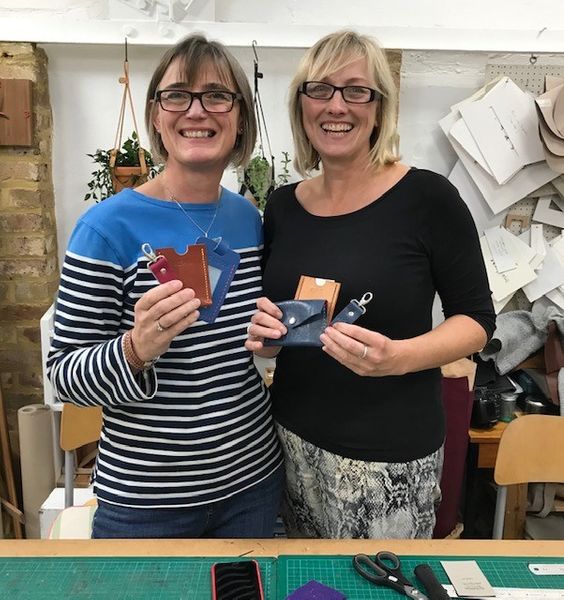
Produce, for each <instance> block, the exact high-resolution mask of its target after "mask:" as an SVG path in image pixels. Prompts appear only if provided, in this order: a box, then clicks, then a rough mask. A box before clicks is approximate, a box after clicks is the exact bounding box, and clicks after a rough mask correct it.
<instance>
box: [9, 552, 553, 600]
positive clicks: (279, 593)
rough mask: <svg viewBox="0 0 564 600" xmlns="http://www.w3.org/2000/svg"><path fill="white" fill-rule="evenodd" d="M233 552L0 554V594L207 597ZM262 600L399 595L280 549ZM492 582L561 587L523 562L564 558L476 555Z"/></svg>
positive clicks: (144, 599) (408, 566) (347, 569)
mask: <svg viewBox="0 0 564 600" xmlns="http://www.w3.org/2000/svg"><path fill="white" fill-rule="evenodd" d="M469 559H474V557H461V556H456V557H446V556H444V557H429V556H427V557H416V556H409V557H405V558H402V569H403V571H404V573H405V574H406V575H407V577H408V578H409V579H411V580H412V581H413V582H414V583H416V582H417V580H416V578H415V576H414V575H413V569H414V568H415V567H416V566H417V565H418V564H421V563H427V564H429V565H431V567H433V570H434V571H435V573H436V574H437V577H438V578H439V580H440V581H441V582H443V583H447V582H448V579H447V577H446V575H445V573H444V571H443V568H442V567H441V565H440V561H441V560H469ZM229 560H245V559H237V558H227V557H222V558H211V557H209V558H192V557H159V558H152V557H115V558H110V557H105V558H88V557H77V558H0V599H1V600H39V599H41V600H68V599H72V600H149V599H150V600H210V598H211V587H210V570H211V566H212V564H213V563H214V562H225V561H229ZM256 560H258V562H259V564H260V568H261V573H262V578H263V585H264V589H265V595H266V600H283V599H284V598H286V596H287V595H288V594H290V593H291V592H293V591H294V590H295V589H297V588H298V587H300V586H301V585H303V584H304V583H307V582H308V581H310V580H311V579H316V580H317V581H320V582H321V583H324V584H325V585H328V586H330V587H333V588H335V589H338V590H340V591H341V592H342V593H344V594H345V595H346V597H347V599H348V600H371V599H373V598H377V599H381V600H384V599H386V598H389V599H391V600H393V599H395V600H400V598H402V596H400V595H399V594H398V593H396V592H394V591H393V590H389V589H387V588H380V587H376V586H374V585H372V584H370V583H368V582H367V581H365V580H364V579H362V577H360V576H359V575H357V573H356V572H355V571H354V569H353V568H352V557H350V556H280V557H279V559H278V561H277V560H276V559H274V558H258V559H256ZM475 560H476V561H477V562H478V564H479V565H480V568H481V569H482V571H483V572H484V573H485V575H486V577H487V578H488V580H489V582H490V583H491V584H492V585H493V586H494V587H523V588H564V576H563V575H543V576H538V575H533V574H532V573H531V572H530V571H529V569H528V568H527V565H528V564H529V563H530V562H533V563H561V562H563V559H558V558H539V557H535V558H526V557H523V558H522V557H511V558H498V557H495V558H493V557H492V558H490V557H479V558H476V559H475Z"/></svg>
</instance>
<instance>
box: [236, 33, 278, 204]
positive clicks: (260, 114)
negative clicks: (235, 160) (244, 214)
mask: <svg viewBox="0 0 564 600" xmlns="http://www.w3.org/2000/svg"><path fill="white" fill-rule="evenodd" d="M251 45H252V48H253V54H254V55H255V58H254V61H253V63H254V78H253V79H254V95H253V109H254V112H255V118H256V122H257V130H258V141H259V152H260V154H259V156H258V157H257V156H255V157H254V158H253V159H252V160H253V161H257V159H258V161H259V162H260V167H261V169H263V170H264V171H265V172H266V171H268V174H266V173H265V175H266V178H267V179H268V187H266V185H265V187H266V189H263V190H257V189H255V185H254V184H253V181H252V178H251V177H250V176H249V175H248V173H247V171H245V177H244V179H243V183H242V184H241V189H240V190H239V193H240V194H241V195H244V194H245V192H246V191H247V190H248V191H249V192H250V193H251V194H252V195H253V197H255V199H258V198H257V195H259V196H260V195H261V194H262V195H263V196H264V198H266V197H268V195H269V194H270V193H271V192H272V191H273V190H274V188H275V182H276V176H275V172H274V155H273V154H272V147H271V145H270V136H269V135H268V128H267V126H266V119H265V117H264V110H263V107H262V99H261V97H260V89H259V79H262V78H263V74H262V73H261V72H260V71H259V59H258V54H257V42H256V40H253V41H252V44H251ZM265 145H266V147H267V149H268V154H269V156H270V158H269V159H267V158H266V155H265Z"/></svg>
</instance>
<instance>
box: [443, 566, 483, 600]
mask: <svg viewBox="0 0 564 600" xmlns="http://www.w3.org/2000/svg"><path fill="white" fill-rule="evenodd" d="M441 565H442V566H443V569H444V570H445V572H446V574H447V575H448V578H449V579H450V582H451V583H452V585H453V586H454V589H455V590H456V593H457V594H458V595H459V596H469V597H471V598H477V597H480V598H490V597H494V596H495V591H494V589H493V588H492V586H491V585H490V582H489V581H488V580H487V579H486V576H485V575H484V574H483V573H482V570H481V569H480V567H479V566H478V563H477V562H476V561H475V560H456V561H454V560H453V561H450V560H441Z"/></svg>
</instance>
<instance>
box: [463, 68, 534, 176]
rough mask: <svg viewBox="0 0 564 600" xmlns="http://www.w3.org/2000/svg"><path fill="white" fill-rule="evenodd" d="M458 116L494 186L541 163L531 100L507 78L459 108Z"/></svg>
mask: <svg viewBox="0 0 564 600" xmlns="http://www.w3.org/2000/svg"><path fill="white" fill-rule="evenodd" d="M460 114H461V116H462V119H463V120H464V122H465V123H466V125H467V127H468V129H469V131H470V133H471V135H472V137H473V138H474V140H475V142H476V144H477V146H478V148H479V151H480V152H481V154H482V155H483V156H484V158H485V161H486V163H487V165H488V167H489V169H490V171H491V172H492V173H493V176H494V178H495V180H496V181H497V183H498V184H504V183H506V182H507V181H508V180H509V179H511V177H513V176H514V175H515V174H516V173H517V172H518V171H519V170H521V169H522V168H523V167H525V166H526V165H529V164H532V163H535V162H540V161H542V160H544V151H543V147H542V143H541V140H540V136H539V132H538V117H537V113H536V108H535V102H534V99H533V98H532V97H531V96H530V95H529V94H527V93H526V92H523V91H522V90H521V88H519V86H518V85H517V84H515V83H514V82H513V81H512V80H511V79H509V77H503V78H502V79H501V80H500V81H499V82H498V83H497V84H496V85H495V86H494V87H493V88H492V89H491V90H490V91H489V92H488V93H487V94H486V95H485V96H484V97H483V98H482V99H480V100H477V101H475V102H470V103H466V104H464V105H462V106H461V107H460ZM464 149H465V150H466V151H467V152H469V149H468V148H464Z"/></svg>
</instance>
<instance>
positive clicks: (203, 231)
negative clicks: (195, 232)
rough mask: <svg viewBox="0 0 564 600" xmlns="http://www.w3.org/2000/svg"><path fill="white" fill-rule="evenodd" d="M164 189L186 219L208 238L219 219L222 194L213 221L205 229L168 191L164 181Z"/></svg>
mask: <svg viewBox="0 0 564 600" xmlns="http://www.w3.org/2000/svg"><path fill="white" fill-rule="evenodd" d="M163 187H164V189H165V191H166V193H167V194H168V197H169V200H171V201H172V202H174V203H175V204H176V206H178V208H179V209H180V210H181V211H182V212H183V213H184V215H185V216H186V218H187V219H189V220H190V221H191V222H192V223H193V224H194V225H195V226H196V227H197V228H198V229H199V230H200V231H201V232H202V233H203V234H204V237H208V233H209V232H210V231H211V228H212V227H213V224H214V223H215V218H216V217H217V213H218V212H219V206H220V204H221V192H220V195H219V200H218V201H217V204H216V207H215V212H214V213H213V217H212V220H211V221H210V224H209V225H208V228H207V229H204V228H203V227H200V225H199V224H198V223H197V222H196V221H195V220H194V219H193V218H192V217H191V216H190V214H189V213H188V212H187V211H186V210H185V209H184V207H183V206H182V204H180V202H178V200H177V199H176V198H175V197H174V196H173V194H172V192H171V191H170V190H169V189H168V186H167V185H166V184H165V183H164V181H163Z"/></svg>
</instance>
